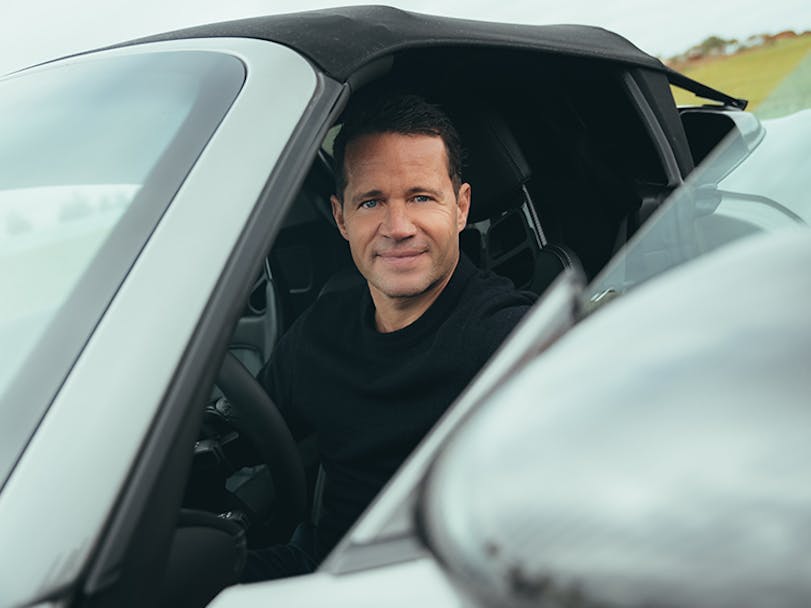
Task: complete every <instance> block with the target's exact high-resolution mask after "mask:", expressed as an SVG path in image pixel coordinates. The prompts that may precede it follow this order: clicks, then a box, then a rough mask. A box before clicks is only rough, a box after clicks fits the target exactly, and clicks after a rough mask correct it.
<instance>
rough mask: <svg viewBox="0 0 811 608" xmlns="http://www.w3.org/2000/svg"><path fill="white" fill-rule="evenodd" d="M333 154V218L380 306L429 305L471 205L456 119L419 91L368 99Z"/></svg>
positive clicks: (451, 264)
mask: <svg viewBox="0 0 811 608" xmlns="http://www.w3.org/2000/svg"><path fill="white" fill-rule="evenodd" d="M335 158H336V163H337V165H338V166H336V174H337V175H338V177H337V178H336V181H337V187H338V192H339V194H338V195H336V196H333V197H332V201H331V202H332V211H333V215H334V217H335V221H336V223H337V224H338V229H339V230H340V231H341V234H342V235H343V236H344V238H346V239H347V241H349V246H350V250H351V252H352V258H353V260H354V261H355V264H356V265H357V267H358V269H359V270H360V272H361V274H363V275H364V277H366V279H367V281H368V282H369V287H370V290H371V292H372V297H373V298H374V300H375V304H376V305H377V306H378V309H380V307H381V306H385V305H388V304H391V305H392V306H394V307H399V308H401V309H402V308H405V307H408V306H411V305H413V306H415V307H416V308H417V309H420V308H422V307H423V305H424V304H425V303H426V302H427V303H428V305H430V302H432V301H433V299H434V298H436V296H437V295H438V294H439V292H441V291H442V289H443V288H444V286H445V285H446V284H447V282H448V280H449V279H450V276H451V274H452V273H453V270H454V268H455V267H456V264H457V262H458V260H459V232H460V231H461V230H462V229H463V228H464V227H465V224H466V222H467V213H468V209H469V205H470V186H469V185H468V184H462V183H461V176H460V171H461V167H460V165H461V153H460V146H459V137H458V135H457V134H456V130H455V129H454V128H453V125H452V124H451V122H450V121H449V120H448V118H447V116H445V114H444V113H442V111H440V110H439V109H438V108H436V107H435V106H432V105H430V104H428V103H426V102H425V101H424V100H422V99H421V98H419V97H416V96H411V95H409V96H401V97H396V98H391V99H386V100H374V101H372V102H369V103H366V104H363V105H362V106H360V107H355V108H354V109H353V111H352V112H351V113H350V114H349V115H348V116H347V119H346V122H345V123H344V126H343V128H342V130H341V133H340V134H339V135H338V138H337V139H336V143H335ZM420 314H421V313H420Z"/></svg>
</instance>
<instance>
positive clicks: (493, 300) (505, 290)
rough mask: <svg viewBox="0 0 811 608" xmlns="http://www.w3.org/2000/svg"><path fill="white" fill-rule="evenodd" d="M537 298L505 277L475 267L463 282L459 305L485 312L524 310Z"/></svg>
mask: <svg viewBox="0 0 811 608" xmlns="http://www.w3.org/2000/svg"><path fill="white" fill-rule="evenodd" d="M537 299H538V296H537V295H536V294H534V293H532V292H530V291H524V290H520V289H516V287H515V286H514V285H513V282H512V281H511V280H510V279H508V278H506V277H503V276H501V275H497V274H496V273H494V272H492V271H489V270H480V269H476V270H475V271H474V272H473V273H471V276H470V278H469V279H468V281H467V282H466V284H465V289H464V291H463V293H462V298H461V302H460V306H463V307H467V308H470V309H471V310H473V311H479V312H480V313H482V314H486V313H495V312H497V311H499V310H503V309H509V308H520V309H524V310H526V309H529V308H530V307H531V306H532V305H533V304H534V303H535V301H536V300H537Z"/></svg>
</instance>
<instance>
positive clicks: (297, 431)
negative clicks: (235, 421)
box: [256, 326, 312, 439]
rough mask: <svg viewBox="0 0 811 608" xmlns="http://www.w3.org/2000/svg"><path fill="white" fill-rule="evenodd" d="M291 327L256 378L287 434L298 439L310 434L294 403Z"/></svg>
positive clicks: (293, 353) (294, 365)
mask: <svg viewBox="0 0 811 608" xmlns="http://www.w3.org/2000/svg"><path fill="white" fill-rule="evenodd" d="M294 334H295V326H294V327H293V328H291V330H290V331H289V332H288V333H286V334H285V335H284V336H283V337H282V339H281V340H280V341H279V344H278V345H277V346H276V348H275V349H274V350H273V354H272V355H271V357H270V360H269V361H268V362H267V363H266V364H265V366H264V367H263V368H262V369H261V370H260V371H259V374H258V375H257V377H256V379H257V380H258V381H259V384H261V385H262V388H264V389H265V392H267V394H268V396H269V397H270V399H271V400H272V401H273V403H274V404H275V405H276V407H277V408H278V409H279V412H280V413H281V415H282V416H283V417H284V420H285V422H286V423H287V426H288V427H289V428H290V432H291V433H292V434H293V437H294V438H296V439H302V438H303V437H306V436H307V435H309V434H310V433H311V432H312V428H311V425H310V423H309V421H308V420H307V419H306V417H305V416H304V413H303V412H302V411H301V408H300V407H297V404H296V401H295V384H296V379H297V375H296V358H297V357H296V349H295V348H294V347H293V345H294V344H295V343H296V342H297V340H296V339H295V335H294Z"/></svg>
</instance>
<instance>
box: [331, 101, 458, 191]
mask: <svg viewBox="0 0 811 608" xmlns="http://www.w3.org/2000/svg"><path fill="white" fill-rule="evenodd" d="M373 133H399V134H400V135H429V136H435V137H439V138H440V139H442V141H443V142H444V144H445V153H446V155H447V159H448V175H449V176H450V178H451V183H452V184H453V189H454V193H458V192H459V186H460V185H461V184H462V145H461V143H460V141H459V134H458V133H457V132H456V128H455V127H454V126H453V123H452V122H451V121H450V119H449V118H448V117H447V115H446V114H445V113H444V112H443V111H442V110H441V109H439V108H438V107H437V106H435V105H433V104H430V103H428V102H427V101H425V100H424V99H423V98H422V97H419V96H418V95H397V96H393V97H367V98H365V99H361V100H360V102H359V103H357V104H356V105H354V106H353V107H352V108H351V110H350V111H349V112H348V113H347V115H346V119H345V120H344V123H343V125H342V126H341V131H340V133H338V136H337V137H336V138H335V144H334V146H333V156H334V158H335V193H336V195H337V196H338V198H339V199H340V200H341V201H343V194H344V189H345V188H346V166H345V162H346V161H345V159H346V146H347V144H348V143H349V142H351V141H352V140H354V139H357V138H359V137H361V136H362V135H369V134H373Z"/></svg>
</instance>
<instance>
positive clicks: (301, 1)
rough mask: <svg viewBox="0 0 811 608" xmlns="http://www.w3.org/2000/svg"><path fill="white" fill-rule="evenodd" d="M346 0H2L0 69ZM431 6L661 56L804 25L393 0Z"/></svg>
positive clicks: (746, 11)
mask: <svg viewBox="0 0 811 608" xmlns="http://www.w3.org/2000/svg"><path fill="white" fill-rule="evenodd" d="M370 3H371V2H368V1H367V2H353V1H352V0H343V1H340V0H338V1H337V2H334V1H332V2H331V1H330V0H298V1H293V0H277V1H269V0H72V1H71V2H64V1H57V0H4V1H3V8H2V12H0V74H5V73H8V72H10V71H13V70H16V69H20V68H22V67H25V66H28V65H32V64H35V63H39V62H42V61H46V60H48V59H53V58H56V57H60V56H63V55H67V54H71V53H76V52H80V51H84V50H89V49H93V48H97V47H101V46H105V45H108V44H112V43H115V42H121V41H124V40H129V39H132V38H137V37H140V36H145V35H148V34H155V33H159V32H163V31H169V30H173V29H178V28H181V27H186V26H190V25H199V24H203V23H211V22H215V21H224V20H228V19H239V18H242V17H249V16H256V15H265V14H275V13H289V12H295V11H300V10H310V9H317V8H325V7H329V6H345V5H348V4H370ZM388 4H389V5H391V6H396V7H399V8H402V9H405V10H411V11H417V12H423V13H428V14H433V15H447V16H451V17H463V18H468V19H478V20H484V21H504V22H512V23H529V24H542V23H585V24H589V25H599V26H602V27H605V28H608V29H611V30H614V31H615V32H617V33H619V34H622V35H623V36H625V37H627V38H629V39H630V40H631V41H632V42H634V43H635V44H636V45H637V46H639V47H640V48H642V49H643V50H645V51H648V52H649V53H652V54H654V55H658V56H660V57H669V56H672V55H676V54H678V53H680V52H682V51H684V50H686V49H687V48H689V47H690V46H692V45H693V44H697V43H698V42H701V41H702V40H703V39H704V38H706V37H707V36H709V35H713V34H714V35H718V36H722V37H724V38H745V37H747V36H748V35H750V34H758V33H764V32H766V33H776V32H779V31H782V30H785V29H794V30H797V31H802V30H807V29H810V30H811V5H809V3H808V0H771V1H764V0H669V1H668V2H665V1H663V0H618V1H616V2H606V1H605V0H502V1H501V2H493V0H433V1H427V0H391V1H390V2H388Z"/></svg>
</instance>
